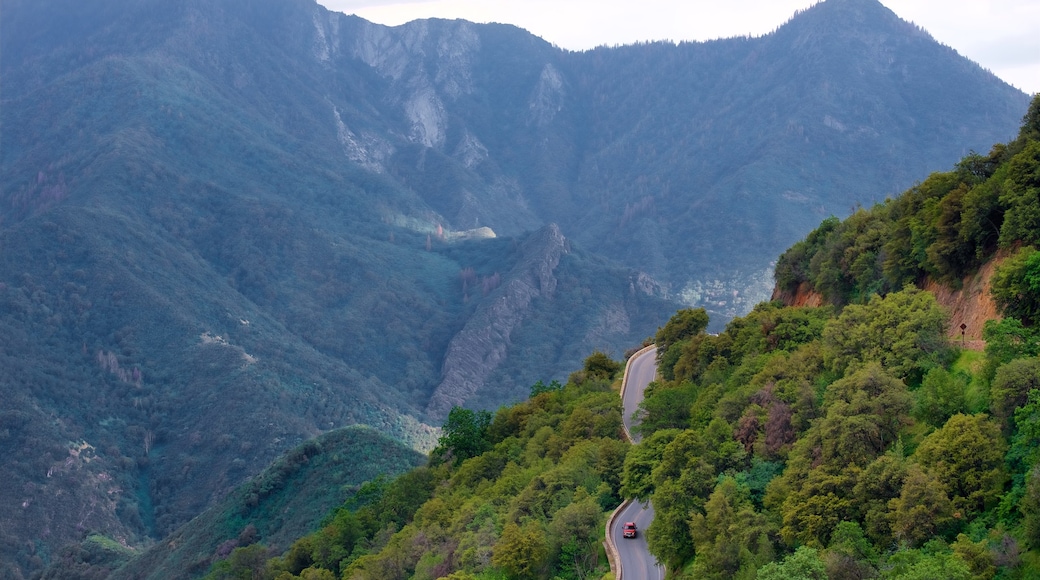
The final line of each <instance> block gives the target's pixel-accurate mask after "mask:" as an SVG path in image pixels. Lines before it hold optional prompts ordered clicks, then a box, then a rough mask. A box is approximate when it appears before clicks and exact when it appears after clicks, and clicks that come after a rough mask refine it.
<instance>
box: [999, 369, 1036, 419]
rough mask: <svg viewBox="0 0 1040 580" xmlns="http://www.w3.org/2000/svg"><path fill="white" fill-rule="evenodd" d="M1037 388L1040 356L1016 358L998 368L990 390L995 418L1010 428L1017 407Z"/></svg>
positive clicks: (1023, 403)
mask: <svg viewBox="0 0 1040 580" xmlns="http://www.w3.org/2000/svg"><path fill="white" fill-rule="evenodd" d="M1035 389H1040V358H1023V359H1015V360H1013V361H1011V362H1009V363H1007V364H1005V365H1003V366H1001V367H1000V368H998V369H997V373H996V375H995V376H994V377H993V384H992V385H990V391H989V393H990V411H992V413H993V418H994V419H996V420H997V421H1000V423H1001V425H1002V426H1004V427H1005V429H1008V430H1010V427H1011V425H1010V421H1011V418H1012V417H1013V416H1014V415H1015V409H1017V408H1019V407H1021V406H1023V405H1025V404H1026V400H1027V398H1028V397H1029V392H1030V391H1032V390H1035Z"/></svg>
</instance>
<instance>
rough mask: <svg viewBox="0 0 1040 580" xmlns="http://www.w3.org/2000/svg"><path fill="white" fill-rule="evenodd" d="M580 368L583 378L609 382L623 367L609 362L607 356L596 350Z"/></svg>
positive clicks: (611, 361) (617, 363)
mask: <svg viewBox="0 0 1040 580" xmlns="http://www.w3.org/2000/svg"><path fill="white" fill-rule="evenodd" d="M582 368H583V370H584V371H585V377H586V378H588V379H593V380H598V381H609V380H612V379H613V378H614V375H616V374H617V373H618V372H620V371H621V369H623V368H625V366H624V365H622V364H621V363H619V362H616V361H614V360H611V358H610V357H609V356H607V355H605V354H603V353H602V352H600V351H598V350H597V351H596V352H594V353H592V354H591V355H589V356H588V358H586V359H585V364H584V366H583V367H582Z"/></svg>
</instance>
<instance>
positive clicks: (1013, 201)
mask: <svg viewBox="0 0 1040 580" xmlns="http://www.w3.org/2000/svg"><path fill="white" fill-rule="evenodd" d="M1038 201H1040V141H1033V142H1030V143H1029V144H1028V145H1026V146H1025V148H1024V149H1023V150H1022V151H1021V152H1020V153H1018V154H1017V155H1015V156H1014V157H1012V158H1011V160H1010V161H1009V163H1008V173H1007V181H1006V182H1005V189H1004V192H1003V194H1002V195H1001V196H1000V202H1001V203H1002V204H1003V205H1004V206H1005V207H1007V210H1006V212H1005V214H1004V224H1003V225H1002V226H1001V228H1000V243H1001V245H1003V246H1010V245H1012V244H1014V243H1016V242H1022V243H1025V244H1037V243H1040V203H1038Z"/></svg>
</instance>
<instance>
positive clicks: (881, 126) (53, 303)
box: [0, 0, 1025, 573]
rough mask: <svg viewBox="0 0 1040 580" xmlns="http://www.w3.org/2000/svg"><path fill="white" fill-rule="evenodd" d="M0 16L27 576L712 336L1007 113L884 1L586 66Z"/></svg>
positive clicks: (195, 17) (197, 10)
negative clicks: (370, 438) (318, 452)
mask: <svg viewBox="0 0 1040 580" xmlns="http://www.w3.org/2000/svg"><path fill="white" fill-rule="evenodd" d="M3 12H4V17H3V19H2V21H0V27H2V29H0V53H2V54H3V58H2V60H0V75H2V77H3V83H2V89H0V91H2V92H0V123H2V126H3V131H2V132H0V358H2V361H0V363H2V366H0V368H3V370H4V372H3V373H0V390H2V391H3V392H4V394H5V404H4V407H3V409H2V410H0V468H2V471H3V473H4V474H5V475H7V477H8V479H9V485H6V486H4V487H3V488H2V489H0V499H2V500H3V501H2V502H0V519H2V520H3V521H4V522H6V524H5V526H3V528H2V529H0V558H3V560H4V561H5V562H6V561H10V562H18V563H19V564H18V565H19V566H20V570H21V571H22V573H27V572H28V571H29V570H31V569H33V568H35V567H38V566H39V565H41V564H42V563H46V562H47V561H49V560H51V559H52V558H54V557H55V554H57V553H58V551H59V549H60V546H62V545H64V544H65V543H67V542H69V541H76V540H79V539H80V538H81V535H82V533H83V532H84V530H94V531H98V532H101V533H103V534H105V535H108V536H111V537H120V538H125V539H126V541H127V542H128V543H129V544H131V545H138V544H142V543H147V542H149V541H151V540H153V539H158V538H161V537H163V536H165V535H167V534H169V533H170V532H171V531H172V530H174V529H176V528H177V527H178V526H179V525H180V524H182V523H184V522H186V521H188V520H189V519H190V518H191V517H193V516H195V515H197V514H198V513H200V512H201V511H202V510H203V509H205V508H206V507H207V506H211V505H213V504H214V502H216V501H217V500H219V499H220V498H221V497H223V496H224V495H226V494H227V493H228V492H229V491H230V490H231V489H233V488H234V487H235V486H236V485H237V484H238V483H240V482H242V481H244V480H245V479H246V478H247V477H249V476H250V475H253V474H256V473H258V472H259V471H260V470H261V469H262V468H263V467H264V466H266V465H267V464H268V463H269V462H270V461H272V460H273V459H274V458H275V457H277V456H278V455H279V454H280V453H282V452H284V451H285V450H287V449H290V448H291V447H293V446H294V445H296V444H298V443H300V442H301V441H303V440H305V439H308V438H310V437H313V436H315V435H318V434H320V433H322V432H325V431H327V430H329V429H332V428H336V427H340V426H344V425H349V424H356V423H361V424H367V425H371V426H372V427H374V428H376V429H378V430H379V431H381V432H383V433H387V434H391V435H393V436H396V437H399V438H401V439H402V440H404V441H407V442H408V443H409V444H411V445H414V446H416V447H420V448H422V447H424V446H427V447H428V446H429V445H430V444H431V443H432V434H431V433H432V430H431V428H430V427H429V425H430V424H436V423H439V422H440V421H441V420H442V419H443V417H444V413H445V412H446V411H447V409H449V408H450V407H451V405H454V404H459V403H463V404H466V405H470V406H473V407H478V406H479V407H486V408H494V407H496V406H498V405H499V404H501V403H503V402H506V401H514V400H516V399H518V398H521V397H523V396H524V395H525V394H526V392H527V386H528V385H530V384H531V383H533V382H534V381H535V380H538V379H543V378H544V379H549V378H552V377H562V376H564V375H565V374H566V372H567V370H569V369H571V368H575V367H576V366H577V364H578V362H579V361H580V360H581V358H582V356H583V355H584V354H585V353H587V352H588V351H589V350H592V349H602V350H604V351H608V352H612V353H619V352H621V351H622V350H623V349H624V348H625V347H627V346H629V345H631V344H636V343H638V342H641V341H642V339H643V338H645V337H646V336H647V335H649V334H651V333H652V332H653V329H654V328H656V326H658V325H659V324H660V321H661V320H662V319H663V318H664V317H665V316H667V314H668V313H670V312H673V311H674V310H675V308H676V307H677V303H676V302H674V301H669V300H668V298H669V297H671V298H673V299H674V298H681V299H683V300H685V301H687V302H689V303H698V304H705V305H708V306H710V307H711V308H712V309H713V310H714V311H717V312H721V313H723V315H724V316H722V317H717V321H718V322H716V324H718V325H721V321H722V320H724V319H725V317H726V316H728V315H732V314H733V313H736V312H738V311H742V310H746V308H747V307H749V306H750V304H751V303H753V302H754V301H755V299H756V298H755V297H756V296H758V295H760V294H763V293H764V292H765V291H766V289H767V286H768V284H767V282H766V278H767V277H766V276H765V275H764V273H765V271H766V270H767V268H768V264H769V261H770V259H771V256H773V255H775V253H776V252H777V251H778V250H779V249H780V248H781V247H784V246H785V245H787V244H788V243H790V242H791V241H793V240H794V239H796V238H797V237H798V236H800V235H802V234H804V232H805V231H807V230H808V229H809V228H810V227H811V224H812V223H814V222H815V221H816V220H817V219H818V217H816V216H817V215H826V214H827V213H829V212H833V213H837V212H840V211H843V210H844V209H845V208H847V207H849V206H850V205H852V204H854V203H856V202H859V201H869V200H870V199H872V197H871V196H873V195H876V194H878V193H879V192H884V191H886V190H897V189H901V188H903V187H905V186H906V185H907V184H909V183H910V182H912V181H913V180H914V179H916V178H918V177H919V176H920V175H923V174H924V173H925V172H927V171H928V170H930V169H932V168H935V167H944V166H948V164H949V163H951V162H952V161H953V160H954V159H956V158H957V157H959V156H961V155H962V154H963V153H964V152H965V148H971V147H977V148H981V147H982V146H983V145H985V144H988V143H991V142H993V141H995V140H999V139H1003V138H1005V137H1006V135H1007V134H1008V133H1010V132H1011V131H1013V127H1014V122H1015V120H1016V119H1017V118H1018V117H1019V116H1020V115H1021V110H1022V109H1024V107H1025V97H1024V95H1022V94H1020V93H1018V92H1017V91H1014V90H1013V89H1011V88H1010V87H1008V86H1007V85H1005V84H1004V83H1002V82H1000V81H999V80H998V79H996V78H994V77H992V76H991V75H989V74H988V73H985V72H984V71H982V70H981V69H979V68H978V67H977V66H975V65H973V64H971V63H969V62H967V61H965V60H964V59H962V58H960V57H959V56H957V55H956V54H954V53H953V52H952V51H950V50H948V49H945V48H943V47H941V46H939V45H937V44H936V43H934V42H933V41H931V40H930V39H929V38H928V37H927V35H926V34H924V33H922V32H921V31H920V30H918V29H916V28H914V27H912V26H909V25H907V24H906V23H903V22H901V21H900V20H898V18H896V17H895V16H894V15H893V14H892V13H891V12H889V11H887V10H885V9H884V8H882V7H881V6H880V5H879V4H877V3H876V2H873V1H872V0H829V1H828V2H825V3H823V4H820V5H818V6H816V7H814V8H813V9H811V10H809V11H807V12H805V13H803V14H800V15H798V16H796V17H795V18H794V19H792V20H791V22H789V23H788V24H786V25H784V26H783V27H781V28H779V29H778V30H777V31H776V33H774V34H771V35H768V36H766V37H763V38H759V39H735V40H726V41H718V42H710V43H689V44H683V45H679V46H673V45H668V44H651V45H641V46H633V47H621V48H617V49H598V50H595V51H589V52H585V53H568V52H565V51H561V50H558V49H556V48H554V47H552V46H551V45H549V44H547V43H545V42H543V41H541V40H539V39H537V38H535V37H533V36H531V35H529V34H527V33H526V32H524V31H522V30H519V29H517V28H515V27H510V26H505V25H486V26H478V25H474V24H471V23H467V22H461V21H454V22H449V21H439V20H430V21H421V22H415V23H411V24H408V25H405V26H401V27H395V28H387V27H383V26H379V25H375V24H372V23H368V22H365V21H363V20H361V19H358V18H352V17H347V16H344V15H341V14H335V13H329V12H327V11H325V10H324V9H323V8H321V7H320V6H318V5H316V4H314V3H313V2H311V1H309V0H259V1H253V0H250V1H246V0H216V1H213V2H174V3H171V2H164V1H161V0H143V1H140V0H133V1H131V0H112V1H110V2H106V3H105V4H104V6H93V5H91V4H84V3H82V2H75V1H72V0H44V1H29V0H10V1H8V2H5V3H4V7H3ZM839 29H840V30H842V31H846V32H847V33H846V32H842V33H841V34H839V33H837V31H838V30H839ZM849 31H851V32H849ZM938 86H941V87H942V90H941V91H939V90H938V89H937V88H936V87H938ZM846 103H849V104H850V107H849V108H845V104H846ZM749 111H755V112H758V113H760V114H754V115H752V114H749ZM806 160H811V161H806ZM882 168H883V169H882ZM814 212H819V213H818V214H817V213H814ZM551 224H557V225H556V226H553V225H551ZM492 232H493V233H494V234H496V235H497V237H492ZM568 240H570V241H568ZM590 249H594V250H595V251H594V252H592V251H590ZM619 263H621V264H622V265H620V266H619V265H618V264H619ZM626 265H627V266H626ZM626 268H627V269H626ZM657 280H659V281H657ZM755 288H758V290H754V289H755ZM749 289H751V290H749ZM489 329H490V330H489ZM478 358H479V363H480V364H479V365H475V366H474V365H472V364H471V362H473V361H476V360H478Z"/></svg>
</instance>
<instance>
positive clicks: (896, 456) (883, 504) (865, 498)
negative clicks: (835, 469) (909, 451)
mask: <svg viewBox="0 0 1040 580" xmlns="http://www.w3.org/2000/svg"><path fill="white" fill-rule="evenodd" d="M906 473H907V461H906V459H905V458H904V457H903V450H902V446H900V445H898V444H897V445H896V447H895V448H894V449H892V450H891V451H889V452H888V453H885V454H884V455H882V456H881V457H878V458H877V459H875V460H874V461H873V462H872V463H871V464H870V465H868V466H867V468H866V469H864V470H863V473H862V474H860V476H859V479H858V480H857V481H856V487H855V488H854V489H853V495H854V496H855V498H856V502H857V503H858V504H859V509H860V513H861V514H862V517H863V524H864V526H866V533H867V535H868V536H870V538H871V539H872V540H874V542H875V543H876V544H877V545H879V546H884V545H888V544H891V543H892V522H891V521H890V518H889V509H888V502H889V501H891V500H893V499H895V498H898V497H899V495H900V494H901V493H902V491H903V482H904V481H905V480H906Z"/></svg>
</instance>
